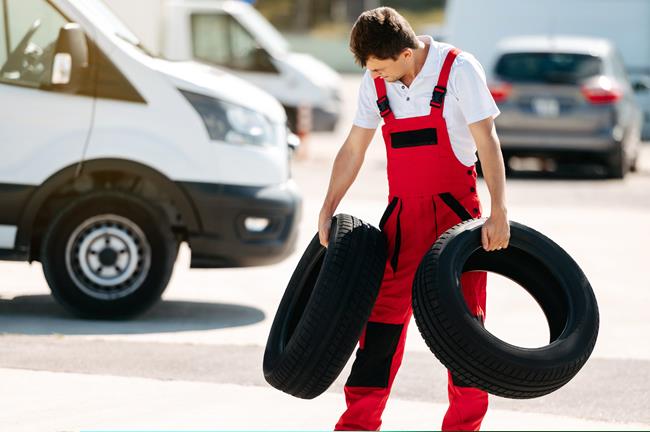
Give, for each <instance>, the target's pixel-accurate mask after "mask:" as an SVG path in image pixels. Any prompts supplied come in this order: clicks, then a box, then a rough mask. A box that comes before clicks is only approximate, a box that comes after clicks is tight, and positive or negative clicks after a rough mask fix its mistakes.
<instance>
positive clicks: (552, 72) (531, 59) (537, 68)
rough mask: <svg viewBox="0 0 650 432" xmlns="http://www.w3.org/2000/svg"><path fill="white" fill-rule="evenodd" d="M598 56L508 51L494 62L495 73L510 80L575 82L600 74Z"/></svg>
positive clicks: (600, 62) (600, 63) (601, 64)
mask: <svg viewBox="0 0 650 432" xmlns="http://www.w3.org/2000/svg"><path fill="white" fill-rule="evenodd" d="M602 70H603V63H602V60H601V59H600V58H599V57H595V56H591V55H586V54H564V53H509V54H504V55H503V56H502V57H501V58H500V59H499V61H498V62H497V64H496V68H495V72H496V75H497V76H499V77H500V78H501V79H504V80H506V81H511V82H541V83H557V84H577V83H579V82H580V81H582V80H584V79H586V78H589V77H592V76H595V75H599V74H601V73H602Z"/></svg>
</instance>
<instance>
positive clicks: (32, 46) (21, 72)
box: [0, 0, 68, 87]
mask: <svg viewBox="0 0 650 432" xmlns="http://www.w3.org/2000/svg"><path fill="white" fill-rule="evenodd" d="M4 1H5V5H6V11H7V17H6V18H7V20H6V22H7V23H8V29H7V31H6V32H5V37H7V38H8V39H9V41H8V44H7V45H8V46H9V50H8V53H7V55H6V58H5V59H4V61H3V62H2V66H1V68H0V80H2V81H3V82H14V83H17V84H22V85H30V86H35V87H38V86H40V85H41V84H43V83H46V82H47V81H48V80H49V77H48V74H49V71H50V65H51V62H52V58H53V56H54V49H55V45H56V41H57V39H58V37H59V30H60V29H61V27H63V26H64V25H65V24H67V22H68V21H67V20H66V19H65V18H64V17H63V16H62V15H61V14H60V13H59V12H58V11H57V10H56V9H55V8H54V7H53V6H52V5H50V4H49V3H48V2H47V1H45V0H4Z"/></svg>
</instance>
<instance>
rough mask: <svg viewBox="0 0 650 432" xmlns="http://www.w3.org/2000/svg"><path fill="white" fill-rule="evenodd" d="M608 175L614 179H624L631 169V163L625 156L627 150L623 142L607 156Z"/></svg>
mask: <svg viewBox="0 0 650 432" xmlns="http://www.w3.org/2000/svg"><path fill="white" fill-rule="evenodd" d="M606 165H607V177H608V178H612V179H622V178H624V177H625V175H626V174H627V172H628V171H629V168H630V166H629V164H628V162H627V160H626V158H625V152H624V151H623V144H622V143H621V144H619V146H618V147H617V148H616V150H614V151H613V152H611V153H610V154H609V155H608V156H607V161H606Z"/></svg>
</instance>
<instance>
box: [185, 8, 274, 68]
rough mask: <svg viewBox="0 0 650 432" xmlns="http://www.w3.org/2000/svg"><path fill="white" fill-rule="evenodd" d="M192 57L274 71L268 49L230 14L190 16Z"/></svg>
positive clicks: (228, 64)
mask: <svg viewBox="0 0 650 432" xmlns="http://www.w3.org/2000/svg"><path fill="white" fill-rule="evenodd" d="M192 42H193V43H192V45H193V54H194V58H195V59H198V60H201V61H205V62H207V63H212V64H216V65H221V66H225V67H227V68H231V69H238V70H245V71H256V72H277V71H276V69H275V67H274V66H273V63H271V59H270V57H269V55H268V54H267V52H266V51H265V50H264V49H262V48H260V46H259V45H258V44H257V42H256V41H255V39H254V38H253V36H251V34H250V33H249V32H248V30H246V29H245V28H244V27H243V26H242V25H241V24H240V23H239V22H238V21H237V20H235V19H234V18H233V17H232V16H231V15H228V14H222V13H210V14H207V13H205V14H193V15H192Z"/></svg>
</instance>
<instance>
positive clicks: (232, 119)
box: [180, 90, 277, 146]
mask: <svg viewBox="0 0 650 432" xmlns="http://www.w3.org/2000/svg"><path fill="white" fill-rule="evenodd" d="M180 92H181V93H182V94H183V96H185V98H186V99H187V100H188V101H189V103H190V104H191V105H192V107H194V109H195V110H196V111H197V112H198V113H199V115H200V116H201V118H202V119H203V123H204V124H205V127H206V129H207V130H208V135H210V139H212V140H216V141H225V142H227V143H230V144H251V145H259V146H261V145H275V144H276V143H277V140H276V139H275V136H274V133H273V125H272V124H271V122H269V120H268V119H267V118H266V117H265V116H264V115H262V114H261V113H259V112H257V111H253V110H251V109H248V108H245V107H243V106H240V105H236V104H233V103H230V102H225V101H222V100H219V99H216V98H213V97H210V96H206V95H202V94H198V93H192V92H189V91H186V90H180Z"/></svg>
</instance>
